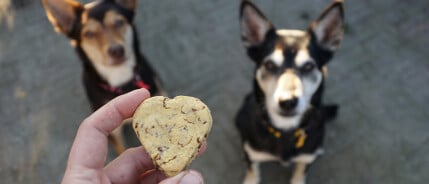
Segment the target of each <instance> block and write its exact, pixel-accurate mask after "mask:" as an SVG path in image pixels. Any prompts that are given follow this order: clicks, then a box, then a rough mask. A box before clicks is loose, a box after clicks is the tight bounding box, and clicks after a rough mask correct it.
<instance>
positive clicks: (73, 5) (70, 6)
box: [43, 0, 83, 35]
mask: <svg viewBox="0 0 429 184" xmlns="http://www.w3.org/2000/svg"><path fill="white" fill-rule="evenodd" d="M43 6H44V7H45V11H46V15H47V16H48V19H49V21H50V22H51V23H52V25H53V26H54V29H55V31H56V32H59V33H63V34H65V35H69V34H70V32H71V31H72V29H73V26H74V24H75V21H76V18H77V17H76V16H77V15H76V12H77V10H78V9H80V8H83V6H82V5H81V4H80V3H79V2H77V1H74V0H43Z"/></svg>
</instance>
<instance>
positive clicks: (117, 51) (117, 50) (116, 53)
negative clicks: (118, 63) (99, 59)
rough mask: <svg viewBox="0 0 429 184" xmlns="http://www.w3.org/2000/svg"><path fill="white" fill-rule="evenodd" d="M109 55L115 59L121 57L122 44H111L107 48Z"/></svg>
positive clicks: (122, 54)
mask: <svg viewBox="0 0 429 184" xmlns="http://www.w3.org/2000/svg"><path fill="white" fill-rule="evenodd" d="M108 52H109V55H110V56H111V57H113V58H115V59H122V58H123V57H124V54H125V50H124V47H123V46H122V45H119V44H117V45H112V46H110V47H109V49H108Z"/></svg>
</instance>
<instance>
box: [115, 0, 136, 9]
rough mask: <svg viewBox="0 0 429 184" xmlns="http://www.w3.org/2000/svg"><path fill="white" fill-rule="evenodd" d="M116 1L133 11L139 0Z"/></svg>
mask: <svg viewBox="0 0 429 184" xmlns="http://www.w3.org/2000/svg"><path fill="white" fill-rule="evenodd" d="M116 3H118V4H119V5H121V6H123V7H125V8H127V9H129V10H132V11H134V10H135V9H136V7H137V0H116Z"/></svg>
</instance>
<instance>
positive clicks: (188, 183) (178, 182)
mask: <svg viewBox="0 0 429 184" xmlns="http://www.w3.org/2000/svg"><path fill="white" fill-rule="evenodd" d="M203 183H204V180H203V176H201V174H200V173H199V172H197V171H193V170H190V171H184V172H181V173H180V174H178V175H176V176H174V177H171V178H167V179H165V180H162V181H161V183H159V184H203Z"/></svg>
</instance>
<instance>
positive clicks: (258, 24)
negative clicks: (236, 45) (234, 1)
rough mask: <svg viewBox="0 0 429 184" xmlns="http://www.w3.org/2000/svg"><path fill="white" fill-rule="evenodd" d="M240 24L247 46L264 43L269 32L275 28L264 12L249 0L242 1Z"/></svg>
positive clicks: (242, 36)
mask: <svg viewBox="0 0 429 184" xmlns="http://www.w3.org/2000/svg"><path fill="white" fill-rule="evenodd" d="M240 24H241V38H242V41H243V44H244V46H245V47H247V48H249V47H251V46H257V45H260V44H261V43H263V42H264V41H265V38H266V36H267V33H268V32H270V30H274V29H275V28H274V26H273V25H272V24H271V22H270V21H269V20H268V19H267V18H266V17H265V16H264V15H263V14H262V12H261V11H260V10H258V8H256V6H255V5H254V4H253V3H251V2H249V1H242V3H241V8H240Z"/></svg>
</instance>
